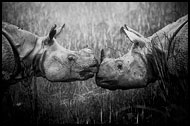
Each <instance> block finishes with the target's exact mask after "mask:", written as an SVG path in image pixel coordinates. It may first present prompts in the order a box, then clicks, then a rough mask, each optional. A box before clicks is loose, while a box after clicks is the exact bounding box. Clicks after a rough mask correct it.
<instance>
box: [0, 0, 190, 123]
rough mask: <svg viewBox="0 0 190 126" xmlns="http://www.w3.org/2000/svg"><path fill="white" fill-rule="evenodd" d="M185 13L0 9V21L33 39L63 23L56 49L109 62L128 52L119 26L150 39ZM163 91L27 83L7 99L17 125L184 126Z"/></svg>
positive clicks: (143, 6)
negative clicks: (109, 125)
mask: <svg viewBox="0 0 190 126" xmlns="http://www.w3.org/2000/svg"><path fill="white" fill-rule="evenodd" d="M187 13H188V3H175V2H173V3H170V2H164V3H152V2H142V3H138V2H136V3H90V2H89V3H69V2H66V3H57V2H55V3H40V2H32V3H30V2H27V3H23V2H18V3H14V2H8V3H7V2H4V3H2V21H6V22H9V23H12V24H15V25H17V26H19V27H22V28H23V29H25V30H28V31H30V32H32V33H35V34H37V35H39V36H43V35H47V33H48V32H49V30H50V28H51V26H52V25H53V24H57V25H58V26H61V25H62V24H63V23H65V24H66V27H65V29H64V32H63V34H62V35H61V36H60V37H59V38H57V40H58V41H59V43H60V44H61V45H62V46H63V47H65V48H67V49H71V50H80V49H82V48H83V47H85V46H86V45H88V47H90V48H92V49H93V50H94V52H95V54H96V57H100V50H101V49H102V48H105V49H106V52H107V55H108V56H109V57H115V58H116V57H119V56H122V55H123V54H125V53H126V52H127V51H128V48H129V47H130V42H129V41H128V40H127V39H126V37H124V36H123V35H121V34H120V31H119V30H120V28H121V26H123V25H124V24H127V25H128V26H129V27H131V28H133V29H135V30H136V31H139V32H140V33H141V34H143V35H145V36H150V35H152V34H153V33H155V32H156V31H157V30H159V29H161V28H163V27H164V26H166V25H167V24H169V23H171V22H173V21H176V20H177V19H178V18H180V17H182V16H184V15H185V14H187ZM35 85H36V86H37V87H36V88H37V89H36V90H35ZM166 90H167V88H162V87H161V84H160V83H158V82H156V83H154V84H150V85H149V86H148V87H147V88H144V89H131V90H126V91H122V90H116V91H109V90H106V89H101V88H100V87H97V86H96V84H95V80H94V78H92V79H89V80H87V81H76V82H70V83H50V82H48V81H47V80H45V79H43V78H33V80H32V82H26V81H25V82H22V83H18V84H16V85H13V86H11V87H10V89H9V94H8V95H10V96H11V98H12V101H13V105H14V108H13V110H14V111H13V112H14V115H15V116H14V121H15V122H17V123H26V124H27V123H30V124H65V123H75V124H104V123H112V124H120V123H122V124H136V125H138V124H140V125H155V124H157V125H161V124H164V125H167V124H168V123H169V124H170V123H173V124H179V125H180V124H181V122H182V123H183V124H184V125H185V124H187V121H188V120H187V114H188V113H187V111H186V108H185V107H184V106H183V107H181V104H180V105H179V104H177V102H176V101H171V100H170V101H171V102H170V103H168V102H167V101H168V99H167V97H166V95H165V93H164V92H165V91H166ZM175 93H180V92H175ZM36 97H37V99H36ZM170 97H172V96H170ZM173 97H175V96H173ZM185 105H187V104H185Z"/></svg>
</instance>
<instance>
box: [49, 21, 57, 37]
mask: <svg viewBox="0 0 190 126" xmlns="http://www.w3.org/2000/svg"><path fill="white" fill-rule="evenodd" d="M56 27H57V25H56V24H55V25H54V26H53V27H52V28H51V30H50V32H49V39H50V40H52V39H53V37H54V36H55V34H56V29H55V28H56Z"/></svg>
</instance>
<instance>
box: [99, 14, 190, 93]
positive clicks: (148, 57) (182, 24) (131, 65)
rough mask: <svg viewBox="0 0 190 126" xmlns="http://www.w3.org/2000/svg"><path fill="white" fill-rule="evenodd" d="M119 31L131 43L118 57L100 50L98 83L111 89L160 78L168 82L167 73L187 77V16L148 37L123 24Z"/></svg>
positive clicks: (137, 85)
mask: <svg viewBox="0 0 190 126" xmlns="http://www.w3.org/2000/svg"><path fill="white" fill-rule="evenodd" d="M121 31H122V32H123V33H124V34H125V35H126V36H127V37H128V38H129V40H130V41H131V42H132V43H133V44H132V46H131V48H130V50H129V52H128V53H127V54H125V55H124V56H122V57H119V58H117V59H113V58H105V56H103V55H104V51H103V50H102V53H101V55H102V56H101V64H100V67H99V72H98V73H97V75H96V84H97V85H98V86H100V87H102V88H106V89H110V90H116V89H123V90H127V89H132V88H142V87H146V86H147V85H148V84H149V83H151V82H155V81H156V80H159V79H164V78H166V81H167V77H166V75H169V76H171V77H173V78H180V79H184V80H187V78H188V15H186V16H184V17H182V18H180V19H178V20H177V21H176V22H173V23H171V24H169V25H167V26H166V27H164V28H163V29H161V30H159V31H158V32H156V33H155V34H153V35H152V36H150V37H148V38H145V37H144V36H143V35H141V34H140V33H138V32H136V31H134V30H133V29H131V28H129V27H128V26H126V25H125V26H124V27H122V28H121Z"/></svg>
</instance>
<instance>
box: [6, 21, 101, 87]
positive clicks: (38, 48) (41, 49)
mask: <svg viewBox="0 0 190 126" xmlns="http://www.w3.org/2000/svg"><path fill="white" fill-rule="evenodd" d="M64 26H65V24H64V25H63V26H62V27H60V28H56V25H54V26H53V27H52V28H51V30H50V32H49V34H48V35H47V36H44V37H39V36H37V35H35V34H33V33H31V32H29V31H26V30H23V29H22V28H19V27H17V26H15V25H13V24H10V23H7V22H2V80H3V82H4V84H5V85H10V84H14V83H16V82H18V81H20V80H22V79H24V78H27V77H29V76H37V77H40V76H41V77H44V78H46V79H47V80H49V81H51V82H70V81H77V80H86V79H89V78H91V77H93V76H94V73H96V72H97V65H98V61H97V59H96V58H95V56H94V53H93V51H92V50H91V49H89V48H84V49H81V50H79V51H71V50H69V49H66V48H64V47H62V46H61V45H60V44H59V43H58V42H57V41H56V39H55V38H56V37H57V36H58V35H59V34H60V33H61V32H62V31H63V28H64Z"/></svg>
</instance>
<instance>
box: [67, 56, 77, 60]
mask: <svg viewBox="0 0 190 126" xmlns="http://www.w3.org/2000/svg"><path fill="white" fill-rule="evenodd" d="M67 58H68V60H69V61H75V60H76V56H74V55H69V56H68V57H67Z"/></svg>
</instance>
